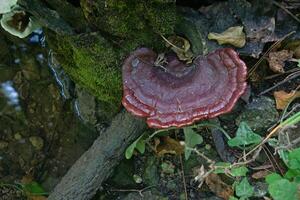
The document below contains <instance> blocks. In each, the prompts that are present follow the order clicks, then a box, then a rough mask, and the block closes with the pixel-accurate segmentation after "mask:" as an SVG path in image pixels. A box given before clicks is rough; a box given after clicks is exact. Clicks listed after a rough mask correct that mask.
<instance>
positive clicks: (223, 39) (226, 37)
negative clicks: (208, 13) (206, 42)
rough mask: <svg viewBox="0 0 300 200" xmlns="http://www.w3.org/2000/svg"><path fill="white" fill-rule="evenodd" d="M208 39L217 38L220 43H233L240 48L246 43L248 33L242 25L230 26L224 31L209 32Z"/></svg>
mask: <svg viewBox="0 0 300 200" xmlns="http://www.w3.org/2000/svg"><path fill="white" fill-rule="evenodd" d="M208 39H210V40H217V41H218V43H219V44H220V45H222V44H231V45H233V46H236V47H239V48H242V47H243V46H245V44H246V35H245V33H244V32H243V27H242V26H234V27H230V28H228V29H227V30H225V31H224V32H222V33H209V34H208Z"/></svg>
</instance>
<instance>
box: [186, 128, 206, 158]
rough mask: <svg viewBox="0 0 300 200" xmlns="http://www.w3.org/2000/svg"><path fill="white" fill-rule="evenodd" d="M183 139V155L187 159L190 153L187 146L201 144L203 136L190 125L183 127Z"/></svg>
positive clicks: (192, 146)
mask: <svg viewBox="0 0 300 200" xmlns="http://www.w3.org/2000/svg"><path fill="white" fill-rule="evenodd" d="M183 132H184V139H185V148H184V155H185V159H186V160H187V159H189V157H190V155H191V152H192V151H191V150H190V149H189V148H194V147H195V146H196V145H197V144H201V143H202V142H203V138H202V136H201V135H199V134H198V133H196V132H195V131H194V130H193V129H192V128H191V127H184V128H183Z"/></svg>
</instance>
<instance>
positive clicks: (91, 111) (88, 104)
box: [75, 87, 97, 125]
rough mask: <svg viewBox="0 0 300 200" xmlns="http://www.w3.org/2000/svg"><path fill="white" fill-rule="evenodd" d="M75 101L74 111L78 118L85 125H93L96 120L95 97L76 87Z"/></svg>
mask: <svg viewBox="0 0 300 200" xmlns="http://www.w3.org/2000/svg"><path fill="white" fill-rule="evenodd" d="M76 94H77V99H76V101H75V110H76V113H77V114H78V116H79V117H80V118H81V119H82V120H83V121H84V123H86V124H92V125H95V124H96V123H97V118H96V113H95V112H96V101H95V97H94V96H93V95H91V93H89V92H88V91H87V90H86V89H84V88H82V87H76Z"/></svg>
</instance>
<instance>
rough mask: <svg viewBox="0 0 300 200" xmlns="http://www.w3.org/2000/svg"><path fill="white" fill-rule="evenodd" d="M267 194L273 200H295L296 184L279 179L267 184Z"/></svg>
mask: <svg viewBox="0 0 300 200" xmlns="http://www.w3.org/2000/svg"><path fill="white" fill-rule="evenodd" d="M268 190H269V193H270V195H271V196H272V198H273V199H274V200H285V199H286V200H287V199H288V200H297V199H298V198H297V183H294V182H290V181H288V180H287V179H280V180H277V181H274V182H273V183H271V184H269V187H268Z"/></svg>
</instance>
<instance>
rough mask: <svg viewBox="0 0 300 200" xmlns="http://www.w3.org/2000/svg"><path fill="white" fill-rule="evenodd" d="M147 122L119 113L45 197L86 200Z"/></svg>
mask: <svg viewBox="0 0 300 200" xmlns="http://www.w3.org/2000/svg"><path fill="white" fill-rule="evenodd" d="M145 129H146V124H145V122H144V121H143V120H141V119H137V118H135V117H133V116H132V115H130V114H129V113H127V112H126V111H124V112H121V113H119V114H118V115H117V116H116V117H115V118H114V120H113V122H112V124H111V126H110V127H109V128H108V129H107V130H106V131H105V132H103V133H101V135H100V136H99V137H98V138H97V139H96V141H95V142H94V144H93V145H92V146H91V147H90V148H89V150H88V151H86V152H85V153H84V154H83V155H82V156H81V157H80V158H79V159H78V160H77V161H76V163H75V164H74V165H73V166H72V167H71V169H70V170H69V171H68V172H67V174H66V175H65V176H64V177H63V178H62V180H61V181H60V183H59V184H58V185H57V186H56V187H55V188H54V190H53V191H52V192H51V193H50V196H49V197H48V200H74V199H76V200H88V199H91V198H92V197H93V196H94V195H95V193H96V191H97V190H98V189H99V188H100V187H101V184H102V182H103V181H104V180H105V179H106V178H108V177H109V175H110V174H111V172H112V171H113V169H114V167H115V166H116V164H118V161H120V160H121V159H122V158H124V153H123V152H124V150H125V148H126V147H127V145H128V144H130V143H131V142H132V141H133V140H134V139H136V138H137V137H138V136H139V135H140V134H141V133H142V132H143V131H144V130H145Z"/></svg>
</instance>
